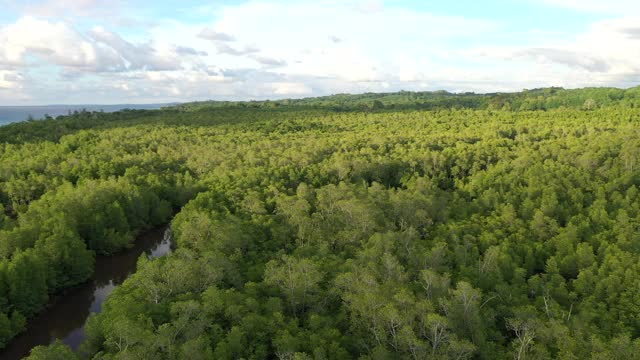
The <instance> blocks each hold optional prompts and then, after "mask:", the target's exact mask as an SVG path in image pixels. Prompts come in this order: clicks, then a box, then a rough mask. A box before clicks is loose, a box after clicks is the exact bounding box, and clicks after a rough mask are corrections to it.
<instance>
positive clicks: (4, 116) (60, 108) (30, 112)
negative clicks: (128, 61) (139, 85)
mask: <svg viewBox="0 0 640 360" xmlns="http://www.w3.org/2000/svg"><path fill="white" fill-rule="evenodd" d="M171 105H175V104H143V105H133V104H119V105H44V106H0V125H5V124H9V123H12V122H18V121H25V120H27V119H28V118H29V117H31V118H33V119H43V118H44V116H45V115H49V116H51V117H54V118H55V117H57V116H59V115H67V114H69V112H73V111H76V110H77V111H81V110H82V109H85V110H87V111H104V112H115V111H118V110H122V109H136V110H153V109H160V108H161V107H164V106H171Z"/></svg>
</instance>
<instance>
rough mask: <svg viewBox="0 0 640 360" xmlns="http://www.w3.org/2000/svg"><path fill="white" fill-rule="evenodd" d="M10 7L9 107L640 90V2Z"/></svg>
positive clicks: (277, 1)
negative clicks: (613, 88) (394, 94)
mask: <svg viewBox="0 0 640 360" xmlns="http://www.w3.org/2000/svg"><path fill="white" fill-rule="evenodd" d="M178 4H179V5H178ZM0 10H1V11H0V105H30V104H52V103H66V104H81V103H91V104H107V103H151V102H169V101H194V100H205V99H220V100H236V99H240V100H247V99H265V98H283V97H307V96H320V95H326V94H333V93H343V92H351V93H359V92H365V91H379V92H382V91H396V90H416V91H424V90H439V89H445V90H449V91H455V92H461V91H475V92H494V91H518V90H521V89H525V88H535V87H544V86H562V87H566V88H574V87H585V86H617V87H631V86H636V85H638V84H640V16H636V15H633V14H640V2H638V1H636V0H609V1H606V2H605V1H600V0H537V1H534V0H512V1H498V0H491V1H480V0H476V1H473V0H459V1H455V2H450V1H414V0H341V1H340V0H319V1H293V0H252V1H239V0H226V1H215V2H205V1H196V0H186V1H181V2H179V3H178V2H162V1H147V0H144V1H124V0H110V1H108V0H55V1H52V0H30V1H29V0H0Z"/></svg>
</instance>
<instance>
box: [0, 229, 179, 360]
mask: <svg viewBox="0 0 640 360" xmlns="http://www.w3.org/2000/svg"><path fill="white" fill-rule="evenodd" d="M170 252H171V230H170V229H169V228H167V227H159V228H155V229H152V230H149V231H147V232H145V233H144V234H142V235H141V236H139V237H138V239H137V240H136V242H135V244H134V246H133V247H132V248H131V249H128V250H126V251H123V252H121V253H119V254H116V255H113V256H99V257H96V271H95V274H94V275H93V277H92V278H91V279H90V280H89V281H87V282H86V283H84V284H81V285H79V286H76V287H74V288H71V289H68V290H67V291H65V292H64V293H62V294H59V295H56V296H54V297H53V298H52V299H51V301H50V303H49V306H48V307H47V309H45V310H44V311H43V312H42V313H41V314H39V315H38V316H36V317H34V318H33V319H31V320H30V321H29V324H28V328H27V331H26V332H24V333H22V334H20V335H18V336H16V337H15V338H14V339H13V340H12V341H11V343H10V344H9V345H8V346H7V347H6V348H5V349H3V350H0V359H3V360H14V359H22V358H23V357H25V356H27V355H29V351H30V350H31V349H32V348H33V347H35V346H38V345H47V344H50V343H52V342H53V341H55V340H56V339H60V340H62V341H63V342H64V343H65V344H67V345H69V346H70V347H71V348H72V349H74V350H76V349H77V348H78V346H79V345H80V344H81V343H82V341H83V340H84V338H85V334H84V323H85V321H86V320H87V318H88V317H89V315H90V314H91V313H99V312H100V311H101V310H102V303H103V302H104V301H105V299H106V298H107V296H108V295H109V294H110V293H111V292H112V291H113V289H115V287H116V286H118V285H120V284H122V282H124V280H125V279H126V278H128V277H129V276H130V275H131V274H133V272H135V270H136V263H137V261H138V258H139V257H140V255H141V254H142V253H146V254H147V256H148V257H150V258H156V257H160V256H164V255H166V254H168V253H170Z"/></svg>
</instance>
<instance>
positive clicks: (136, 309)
mask: <svg viewBox="0 0 640 360" xmlns="http://www.w3.org/2000/svg"><path fill="white" fill-rule="evenodd" d="M637 93H638V91H637V89H629V90H617V89H581V90H563V89H558V88H554V89H539V90H530V91H527V92H523V93H517V94H493V95H482V96H481V95H475V94H460V95H455V96H454V95H453V94H448V93H424V94H421V93H405V92H403V93H399V94H365V95H360V96H347V95H340V96H334V97H328V98H317V99H304V100H288V101H278V102H270V103H268V104H267V103H266V102H265V103H257V102H256V103H224V104H222V103H198V104H186V105H182V106H180V107H178V108H171V109H164V110H161V111H157V112H144V113H140V114H138V115H139V116H138V115H136V116H134V115H132V114H129V113H121V114H117V113H116V114H111V115H107V114H105V115H100V116H104V118H101V119H102V120H99V119H98V120H97V121H96V122H95V123H90V122H89V123H87V124H84V123H83V128H82V129H80V130H78V129H72V128H71V127H67V128H66V129H65V130H64V131H61V133H63V134H62V135H60V136H58V135H56V136H49V135H48V134H41V133H40V131H41V130H42V128H43V127H46V126H53V125H56V124H58V125H60V126H63V125H64V124H65V123H66V122H69V121H72V119H70V118H61V119H60V120H51V121H50V122H49V123H48V125H39V124H38V122H33V124H36V125H33V126H34V127H33V133H32V134H29V132H28V129H29V127H28V126H25V127H24V128H22V130H21V131H24V134H23V135H22V136H23V137H22V139H23V140H17V141H11V143H4V144H3V145H2V146H1V147H0V159H2V161H1V162H0V164H1V165H0V180H1V182H0V199H1V201H2V203H3V204H4V205H5V213H6V214H7V217H6V218H5V219H4V220H3V221H2V230H1V231H0V259H1V260H0V309H2V311H0V345H2V344H6V342H7V341H9V339H10V338H11V337H12V336H13V334H15V333H17V332H19V331H21V330H22V329H23V328H24V321H25V317H29V316H31V315H33V314H34V313H35V312H37V311H38V310H39V309H41V308H42V306H43V305H44V304H45V303H46V301H47V297H48V294H50V293H51V292H54V291H57V290H59V289H62V288H64V287H67V286H70V285H73V284H77V283H79V282H81V281H83V280H85V279H87V278H88V276H90V274H91V271H92V268H93V256H94V253H104V254H109V253H112V252H115V251H118V250H120V249H122V248H123V247H126V246H127V245H128V244H129V243H130V241H131V240H132V239H133V238H134V236H135V233H136V231H139V230H140V229H143V228H145V227H148V226H152V225H154V224H159V223H162V222H163V221H166V219H168V216H169V215H170V214H171V212H172V210H174V209H180V211H179V212H178V214H177V215H176V216H175V217H174V219H173V221H172V228H173V230H174V234H175V238H176V243H177V246H178V249H177V251H175V252H174V253H173V254H172V255H169V256H167V257H163V258H159V259H155V260H148V259H146V258H141V259H140V261H139V264H138V267H137V268H138V271H137V272H136V273H135V274H134V275H132V276H131V277H130V278H129V279H128V280H127V281H126V282H125V283H124V284H123V285H122V286H120V287H118V288H117V289H116V290H115V291H114V293H113V294H112V295H111V296H110V297H109V299H108V300H107V302H106V303H105V304H104V306H103V311H102V313H100V314H98V315H95V316H93V317H91V318H90V320H89V321H88V323H87V325H86V333H87V340H86V342H85V343H84V344H83V345H82V349H81V355H82V356H84V357H87V358H95V359H124V358H153V359H182V358H195V359H198V358H203V359H204V358H216V359H232V358H233V359H239V358H245V359H249V358H251V359H262V358H264V359H267V358H280V359H310V358H314V359H351V358H361V359H386V358H389V359H395V358H408V359H423V358H430V359H449V358H453V359H511V358H516V359H534V358H535V359H546V358H563V359H576V358H579V359H582V358H593V359H596V358H597V359H600V358H611V359H627V358H634V357H637V354H638V353H639V352H640V340H639V338H640V303H638V296H637V294H638V293H639V292H640V280H639V279H640V265H639V264H640V262H639V261H638V256H639V255H640V245H639V244H640V235H639V233H638V228H639V226H640V205H639V204H640V201H639V200H640V198H639V196H640V192H639V190H640V189H638V186H640V166H639V165H638V163H639V158H640V132H638V128H639V126H640V109H639V108H636V107H635V104H636V101H637V99H636V97H635V94H637ZM409 99H411V100H409ZM587 100H591V101H587ZM362 101H364V102H367V108H366V109H364V108H363V107H361V106H360V105H357V104H358V103H359V102H362ZM411 101H413V105H407V104H410V102H411ZM416 101H417V102H420V101H424V102H425V103H429V104H436V103H438V102H441V104H448V105H446V106H444V105H443V106H440V105H438V106H435V105H433V106H432V105H429V106H425V109H430V110H425V109H420V106H416V105H415V102H416ZM369 102H370V103H369ZM374 102H375V104H374ZM448 102H450V104H449V103H448ZM336 104H338V105H339V106H336ZM438 104H440V103H438ZM405 105H406V106H405ZM586 105H588V106H586ZM612 105H615V106H612ZM345 110H348V111H345ZM542 110H545V111H542ZM77 116H80V115H77ZM41 126H42V127H41ZM7 131H9V130H7ZM12 131H14V130H10V131H9V132H7V133H3V129H2V128H0V137H2V136H6V134H9V133H12ZM27 139H28V140H27ZM47 351H50V352H51V353H52V354H55V353H58V352H59V353H64V351H65V350H64V349H63V347H62V346H61V345H60V344H55V345H53V346H52V347H49V348H38V349H37V350H34V353H35V354H36V355H37V354H44V355H39V356H45V355H46V354H47V353H46V352H47ZM34 353H32V357H33V356H34V355H33V354H34ZM52 356H53V355H52Z"/></svg>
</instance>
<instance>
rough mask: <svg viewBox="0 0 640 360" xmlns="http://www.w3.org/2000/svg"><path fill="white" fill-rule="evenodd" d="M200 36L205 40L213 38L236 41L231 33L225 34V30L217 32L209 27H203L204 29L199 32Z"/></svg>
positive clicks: (215, 39)
mask: <svg viewBox="0 0 640 360" xmlns="http://www.w3.org/2000/svg"><path fill="white" fill-rule="evenodd" d="M198 37H199V38H202V39H205V40H212V41H235V40H236V39H235V38H234V37H233V36H231V35H229V34H225V33H223V32H217V31H215V30H213V29H211V28H207V27H206V28H204V29H202V31H200V33H198Z"/></svg>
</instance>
